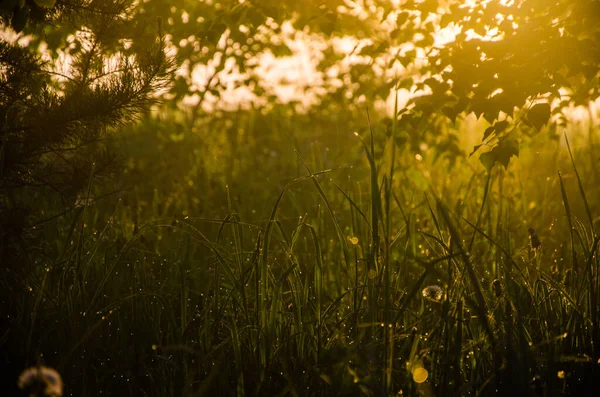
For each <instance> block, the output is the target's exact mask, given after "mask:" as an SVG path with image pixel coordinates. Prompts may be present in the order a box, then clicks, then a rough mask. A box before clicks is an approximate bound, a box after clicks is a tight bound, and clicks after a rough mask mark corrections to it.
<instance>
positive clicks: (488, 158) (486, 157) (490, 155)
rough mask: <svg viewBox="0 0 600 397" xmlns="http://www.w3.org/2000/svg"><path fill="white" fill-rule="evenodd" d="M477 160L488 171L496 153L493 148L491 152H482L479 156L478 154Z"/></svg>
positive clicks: (494, 160)
mask: <svg viewBox="0 0 600 397" xmlns="http://www.w3.org/2000/svg"><path fill="white" fill-rule="evenodd" d="M479 161H480V162H481V164H483V166H484V167H485V169H486V170H488V172H490V171H491V170H492V167H493V166H494V163H495V162H496V154H495V153H494V151H493V150H492V151H491V152H485V153H482V154H481V156H479Z"/></svg>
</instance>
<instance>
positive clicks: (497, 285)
mask: <svg viewBox="0 0 600 397" xmlns="http://www.w3.org/2000/svg"><path fill="white" fill-rule="evenodd" d="M492 288H493V289H494V295H496V298H500V297H501V296H502V292H503V288H502V281H500V280H498V279H495V280H494V281H492Z"/></svg>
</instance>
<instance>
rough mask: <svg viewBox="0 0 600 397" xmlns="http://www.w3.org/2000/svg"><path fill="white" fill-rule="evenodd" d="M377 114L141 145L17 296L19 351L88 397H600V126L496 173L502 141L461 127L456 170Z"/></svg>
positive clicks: (578, 122)
mask: <svg viewBox="0 0 600 397" xmlns="http://www.w3.org/2000/svg"><path fill="white" fill-rule="evenodd" d="M286 112H287V114H286ZM358 113H362V112H360V111H357V112H356V114H352V113H345V114H346V115H350V117H347V118H346V117H345V118H341V117H338V118H336V117H332V116H330V115H325V116H323V117H322V118H319V117H315V116H314V115H302V114H294V113H293V112H291V111H290V109H289V107H288V106H285V105H282V106H280V107H279V108H276V109H274V110H273V111H272V112H269V113H267V114H262V113H261V112H259V111H246V112H242V111H239V112H235V113H232V114H226V113H223V114H218V115H214V116H210V117H207V118H206V119H205V120H203V121H202V123H198V124H197V125H195V126H194V127H192V128H191V129H186V128H185V127H184V126H185V125H186V124H185V123H183V122H182V120H181V119H177V118H174V117H172V115H164V114H163V115H161V114H157V115H155V116H154V117H153V118H150V119H148V120H145V121H143V122H142V123H139V124H136V125H133V126H132V127H129V128H128V130H127V131H125V132H124V133H123V134H122V135H121V136H120V138H118V142H117V144H118V146H119V147H120V150H122V152H123V153H125V158H126V159H127V160H126V162H125V164H126V165H125V168H124V169H123V171H122V174H120V175H119V178H117V181H118V182H119V184H120V185H119V184H117V183H116V182H115V179H114V178H113V179H108V180H107V181H105V182H104V183H102V182H95V183H90V185H89V189H88V193H89V194H88V196H87V199H86V197H84V198H80V202H78V203H77V205H76V206H74V207H73V211H72V213H70V214H69V215H68V216H63V217H59V218H56V219H52V220H50V221H48V222H46V223H45V224H42V225H39V226H38V227H40V228H41V229H42V232H41V233H40V235H39V237H38V240H37V245H34V246H33V247H32V251H34V248H35V250H36V251H37V252H38V255H39V257H38V259H37V263H34V265H33V266H32V268H31V269H30V270H29V271H28V272H26V273H25V272H20V273H13V274H12V278H5V279H3V284H4V289H5V290H7V291H9V292H10V295H11V296H12V297H13V298H14V299H15V303H17V304H18V305H19V309H20V313H21V315H22V318H21V326H22V328H21V329H20V332H18V333H17V334H16V335H15V334H13V335H12V336H11V338H15V337H18V341H17V340H14V339H13V341H14V342H15V343H10V344H6V345H5V347H4V348H3V349H7V350H11V352H14V354H15V356H19V357H39V359H40V360H42V362H45V363H54V364H53V365H54V366H55V367H56V368H57V370H58V371H59V372H60V373H61V374H62V375H63V378H64V382H65V384H66V393H67V394H66V395H81V396H85V395H132V396H134V395H149V396H166V395H296V396H304V395H392V394H394V395H395V394H398V395H401V394H403V395H427V396H433V395H491V394H495V393H496V391H498V393H499V394H500V395H506V394H508V393H517V395H590V394H586V393H590V392H591V390H593V388H594V386H595V381H594V375H595V374H597V373H598V359H599V353H598V347H597V343H598V337H599V336H600V334H599V332H600V331H599V329H598V304H597V299H598V287H599V286H598V269H599V268H598V266H599V265H600V261H599V259H598V240H599V236H598V234H595V233H596V232H595V229H597V228H598V220H599V218H598V215H597V213H598V197H600V192H599V186H600V185H599V184H598V182H599V181H598V175H599V174H598V171H597V168H598V167H599V166H600V164H599V163H598V159H597V153H598V151H597V148H598V137H599V135H598V129H597V127H596V125H595V124H594V120H593V119H592V121H591V122H590V120H589V119H588V120H586V119H574V120H570V121H569V124H568V127H567V128H564V129H563V130H564V131H563V132H564V133H565V135H561V134H560V133H559V132H557V131H554V134H553V132H552V131H546V132H545V133H544V134H540V135H538V136H536V137H534V138H533V139H532V140H530V144H529V145H528V147H524V148H522V150H521V153H520V156H519V158H518V159H514V160H513V161H512V162H511V164H510V165H509V167H508V168H507V169H504V168H503V167H500V166H498V167H495V168H494V169H493V171H492V172H491V173H488V172H486V170H485V169H484V168H483V167H482V165H481V164H480V163H479V161H477V159H475V158H469V157H468V155H467V153H466V150H467V149H468V148H469V147H470V143H471V141H470V140H469V139H471V140H472V139H476V138H474V136H475V135H477V134H479V133H481V132H482V130H483V129H484V124H485V122H477V121H476V120H475V119H474V118H471V119H469V120H465V121H464V122H462V123H458V124H457V126H456V127H451V126H450V125H448V126H447V128H448V134H450V135H451V136H454V138H453V139H454V140H455V141H456V142H455V143H456V146H457V148H458V149H459V150H458V152H457V155H456V156H455V157H451V158H449V157H448V156H447V154H448V150H447V149H446V148H445V147H442V148H441V149H438V148H436V147H435V146H434V145H433V144H432V147H424V146H422V145H421V146H420V147H417V148H416V150H415V148H414V147H413V146H411V144H410V142H405V143H402V144H398V143H395V142H394V140H395V139H396V138H395V136H396V135H397V131H395V130H394V129H395V126H394V125H392V126H391V128H392V130H391V132H392V133H391V136H387V135H386V132H385V131H386V130H385V128H386V126H389V123H386V120H385V119H383V120H375V118H374V120H371V128H369V118H370V117H372V116H371V115H369V118H368V116H367V111H366V110H365V111H364V113H362V114H358ZM182 117H183V116H182ZM173 131H177V132H176V133H174V132H173ZM355 132H356V134H355ZM567 136H568V138H569V144H570V146H567V141H566V138H565V137H567ZM469 137H470V138H469ZM463 149H464V151H463ZM460 153H462V155H461V154H460ZM445 155H446V156H445ZM392 160H393V161H392ZM115 192H117V193H115ZM530 227H531V228H533V229H534V230H535V233H536V236H538V237H537V238H538V240H539V241H540V242H541V245H539V246H538V245H537V244H536V243H535V241H533V240H532V239H531V235H530V234H529V232H528V229H529V228H530ZM42 252H43V253H44V254H43V255H45V256H42ZM32 255H35V254H34V253H32ZM23 290H25V291H26V293H23V292H22V291H23ZM9 340H11V339H9ZM14 371H15V376H16V373H17V372H18V368H17V367H14Z"/></svg>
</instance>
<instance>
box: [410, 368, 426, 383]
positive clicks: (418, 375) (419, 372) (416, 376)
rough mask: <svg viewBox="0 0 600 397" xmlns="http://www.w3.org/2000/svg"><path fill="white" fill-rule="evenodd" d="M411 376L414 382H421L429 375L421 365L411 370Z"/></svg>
mask: <svg viewBox="0 0 600 397" xmlns="http://www.w3.org/2000/svg"><path fill="white" fill-rule="evenodd" d="M412 376H413V380H414V381H415V382H416V383H423V382H425V381H426V380H427V378H428V377H429V372H427V370H426V369H425V368H423V367H417V368H415V369H414V370H413V373H412Z"/></svg>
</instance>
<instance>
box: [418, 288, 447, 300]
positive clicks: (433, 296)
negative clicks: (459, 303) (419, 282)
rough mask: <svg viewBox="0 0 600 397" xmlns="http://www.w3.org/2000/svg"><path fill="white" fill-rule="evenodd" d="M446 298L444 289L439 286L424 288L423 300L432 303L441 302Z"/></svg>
mask: <svg viewBox="0 0 600 397" xmlns="http://www.w3.org/2000/svg"><path fill="white" fill-rule="evenodd" d="M443 296H444V292H443V291H442V288H440V287H438V286H437V285H430V286H428V287H425V288H423V298H425V299H427V300H429V301H432V302H441V301H442V298H443Z"/></svg>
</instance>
